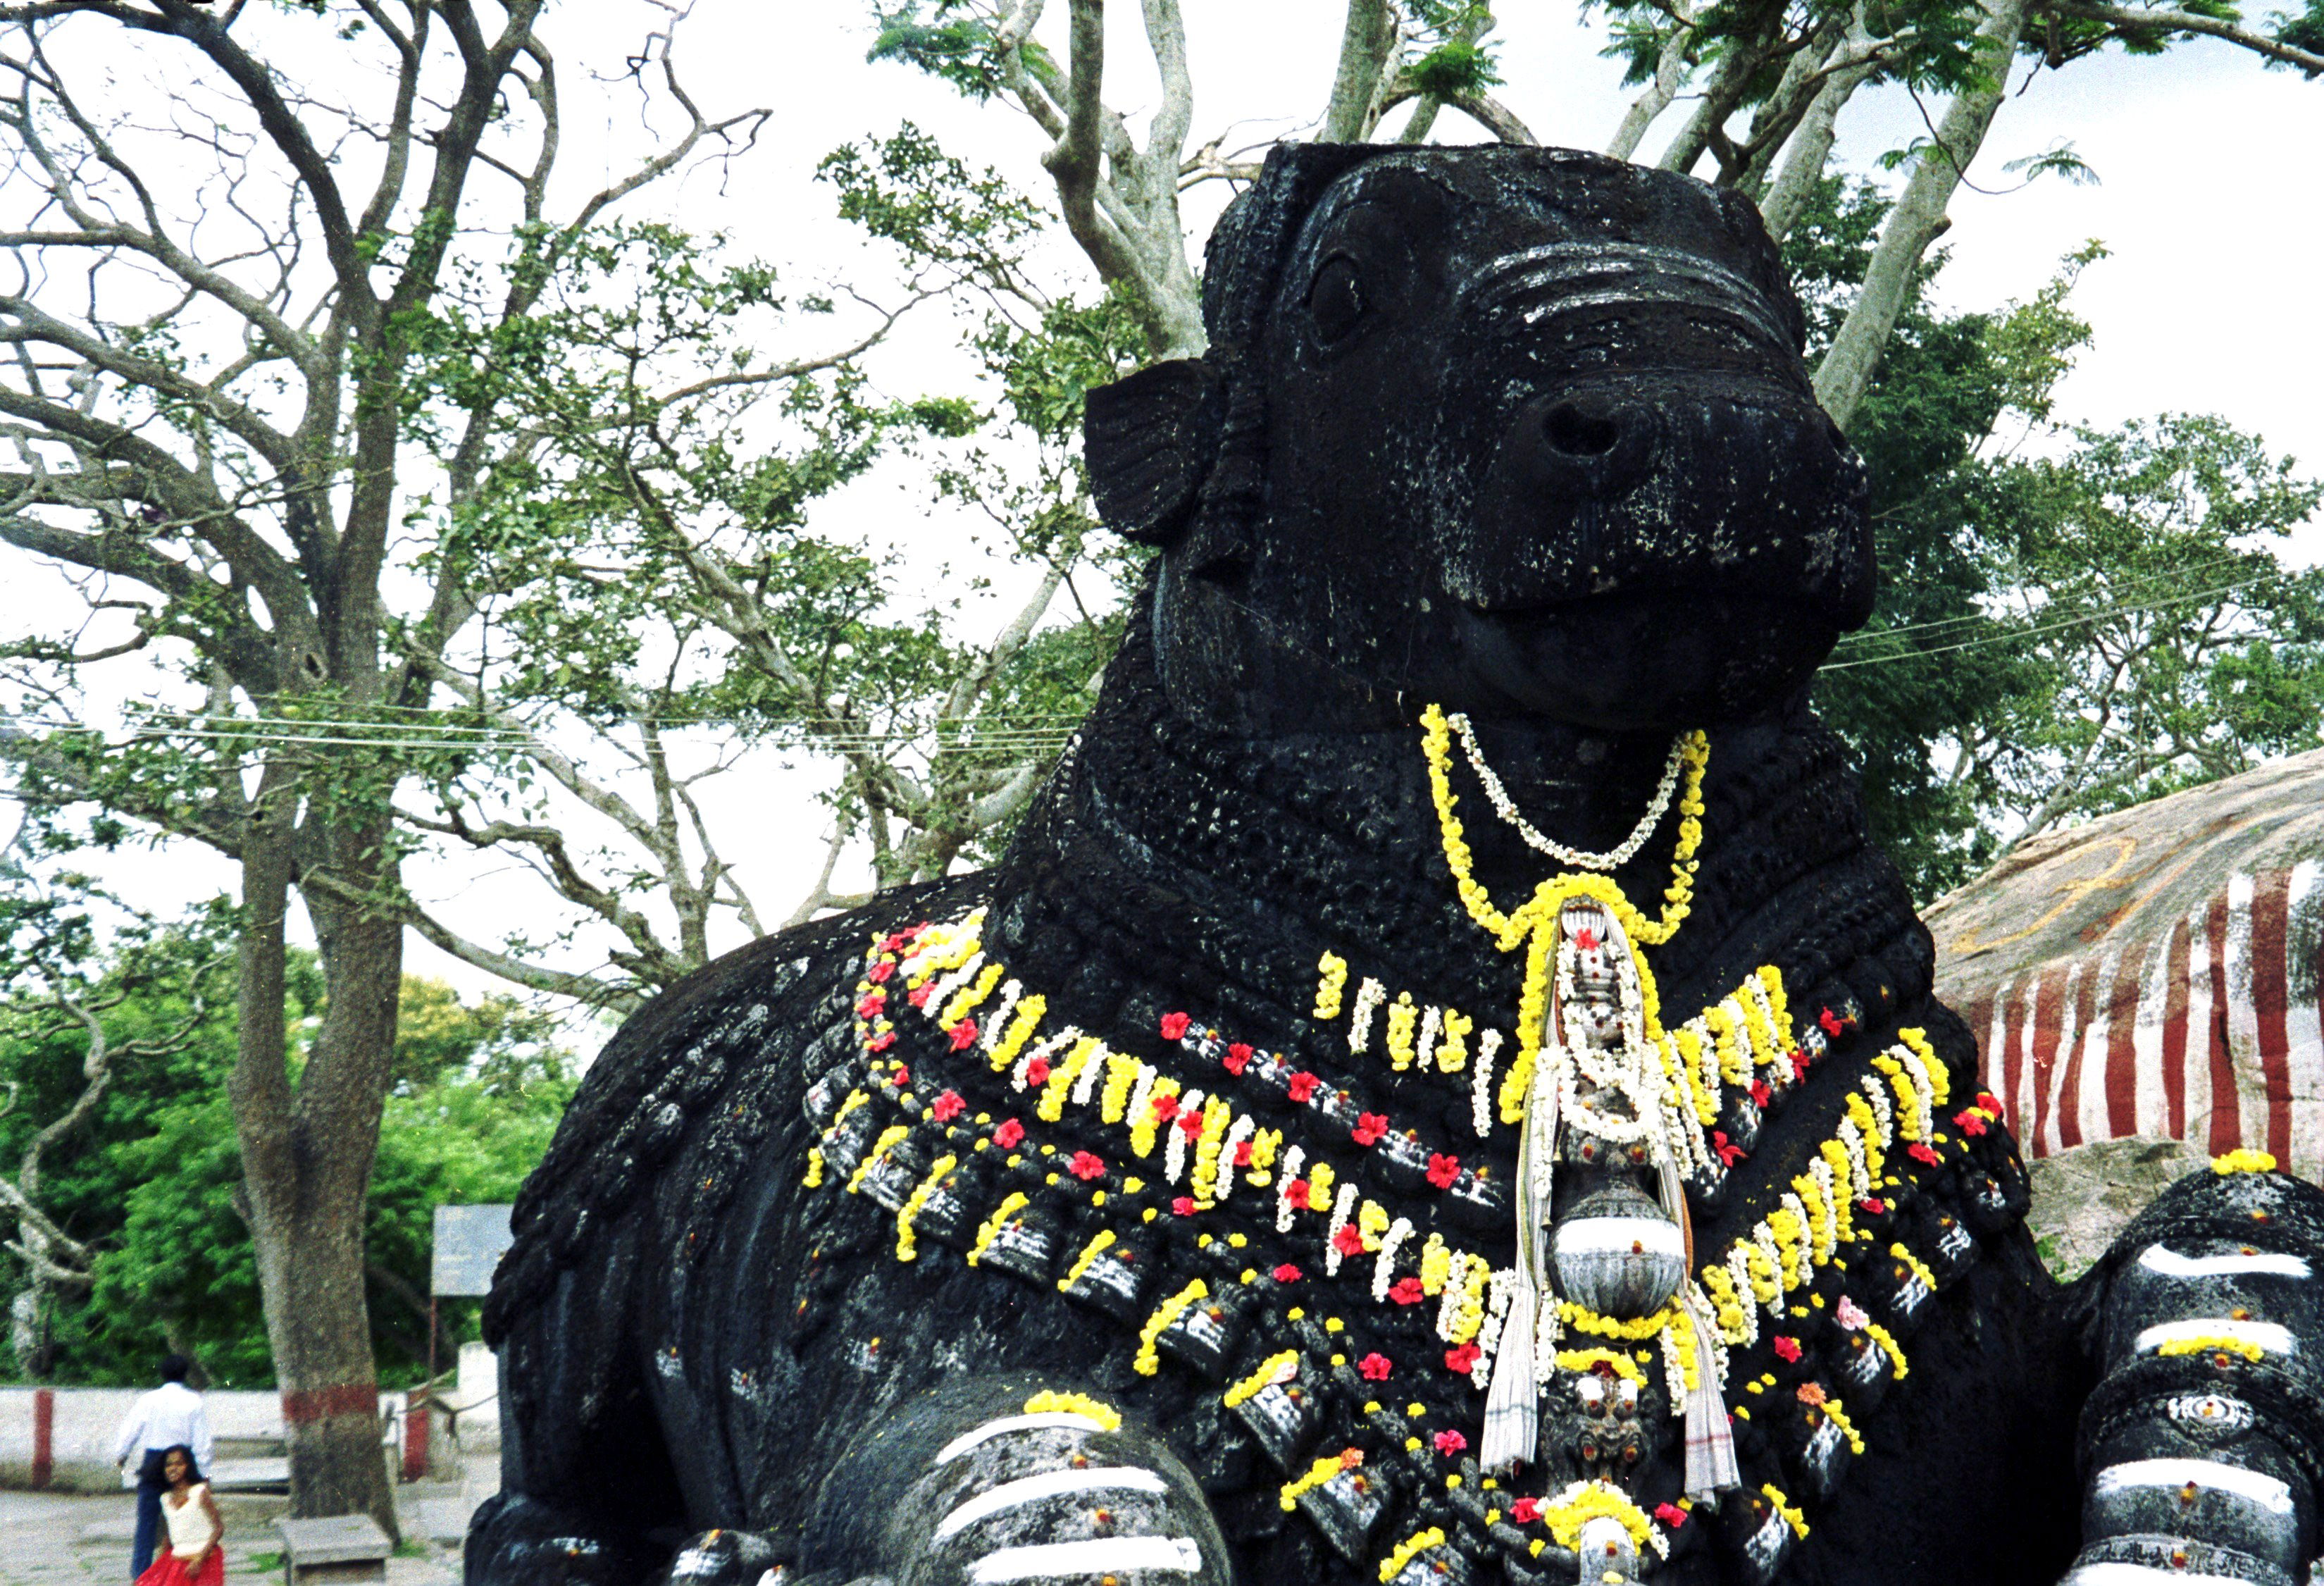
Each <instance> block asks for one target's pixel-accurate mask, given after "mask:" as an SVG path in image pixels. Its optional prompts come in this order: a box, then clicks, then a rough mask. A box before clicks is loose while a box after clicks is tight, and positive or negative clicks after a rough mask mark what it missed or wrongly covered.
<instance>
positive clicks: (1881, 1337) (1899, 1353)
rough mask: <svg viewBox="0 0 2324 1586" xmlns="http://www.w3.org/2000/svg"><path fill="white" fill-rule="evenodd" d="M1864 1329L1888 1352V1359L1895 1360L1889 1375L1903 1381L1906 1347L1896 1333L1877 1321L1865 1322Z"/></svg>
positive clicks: (1873, 1340)
mask: <svg viewBox="0 0 2324 1586" xmlns="http://www.w3.org/2000/svg"><path fill="white" fill-rule="evenodd" d="M1864 1331H1865V1332H1866V1333H1867V1334H1868V1335H1869V1336H1870V1337H1871V1339H1872V1342H1875V1343H1877V1344H1878V1345H1879V1346H1880V1347H1881V1349H1882V1350H1883V1351H1885V1352H1886V1354H1887V1356H1888V1359H1889V1360H1891V1361H1893V1362H1894V1365H1893V1366H1892V1368H1891V1369H1890V1372H1889V1375H1890V1376H1892V1377H1894V1378H1895V1379H1896V1380H1898V1381H1900V1382H1901V1381H1903V1380H1904V1375H1905V1372H1906V1370H1907V1367H1906V1366H1905V1364H1904V1348H1903V1346H1902V1345H1900V1344H1898V1343H1897V1342H1896V1335H1895V1333H1893V1332H1889V1331H1888V1330H1887V1329H1886V1327H1883V1326H1881V1325H1880V1323H1877V1322H1870V1321H1867V1322H1866V1323H1865V1324H1864Z"/></svg>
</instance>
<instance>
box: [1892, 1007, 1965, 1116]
mask: <svg viewBox="0 0 2324 1586" xmlns="http://www.w3.org/2000/svg"><path fill="white" fill-rule="evenodd" d="M1896 1038H1897V1039H1898V1040H1900V1041H1902V1042H1904V1045H1905V1046H1906V1047H1909V1048H1910V1049H1911V1050H1912V1053H1913V1056H1915V1057H1918V1058H1919V1059H1920V1060H1921V1065H1922V1066H1923V1068H1925V1069H1927V1070H1928V1074H1929V1094H1930V1096H1931V1097H1932V1099H1933V1100H1934V1101H1935V1102H1936V1103H1937V1105H1938V1106H1940V1107H1941V1106H1943V1105H1944V1104H1945V1103H1946V1102H1950V1101H1951V1100H1952V1095H1953V1086H1952V1074H1951V1072H1950V1070H1948V1069H1947V1068H1946V1067H1945V1064H1944V1059H1943V1058H1941V1057H1939V1056H1937V1049H1936V1048H1935V1047H1932V1046H1931V1045H1929V1032H1928V1031H1926V1030H1924V1029H1921V1028H1913V1029H1900V1030H1898V1031H1897V1032H1896ZM1932 1121H1933V1120H1932Z"/></svg>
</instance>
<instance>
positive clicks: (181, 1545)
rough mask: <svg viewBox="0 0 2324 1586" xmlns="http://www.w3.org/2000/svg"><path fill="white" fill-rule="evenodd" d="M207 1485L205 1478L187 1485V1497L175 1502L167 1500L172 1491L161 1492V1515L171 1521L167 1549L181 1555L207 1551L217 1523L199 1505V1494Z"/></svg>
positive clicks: (193, 1554) (188, 1555)
mask: <svg viewBox="0 0 2324 1586" xmlns="http://www.w3.org/2000/svg"><path fill="white" fill-rule="evenodd" d="M209 1489H210V1484H209V1483H208V1482H207V1481H197V1482H195V1483H194V1484H193V1485H192V1486H191V1487H189V1488H187V1489H186V1501H185V1502H184V1503H182V1504H178V1505H174V1506H173V1505H172V1504H171V1501H170V1500H171V1498H172V1497H174V1496H175V1495H174V1494H171V1493H166V1492H165V1493H163V1494H162V1495H161V1517H162V1518H163V1519H165V1520H167V1521H169V1522H170V1551H171V1553H173V1554H177V1555H178V1556H179V1557H180V1558H192V1557H194V1556H195V1555H196V1554H202V1553H207V1552H208V1551H209V1545H210V1544H211V1543H213V1542H215V1541H217V1526H213V1525H211V1524H210V1517H209V1512H208V1510H206V1509H204V1508H202V1496H203V1495H204V1494H205V1493H207V1492H208V1491H209Z"/></svg>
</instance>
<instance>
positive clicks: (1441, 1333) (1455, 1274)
mask: <svg viewBox="0 0 2324 1586" xmlns="http://www.w3.org/2000/svg"><path fill="white" fill-rule="evenodd" d="M1468 1297H1469V1252H1468V1251H1466V1250H1455V1251H1453V1252H1452V1267H1451V1268H1448V1269H1447V1270H1446V1272H1445V1274H1444V1293H1443V1296H1442V1297H1441V1298H1439V1299H1438V1301H1437V1303H1436V1336H1437V1337H1439V1338H1441V1339H1443V1341H1444V1342H1446V1343H1458V1342H1461V1335H1460V1329H1461V1307H1462V1305H1464V1304H1466V1303H1467V1300H1468Z"/></svg>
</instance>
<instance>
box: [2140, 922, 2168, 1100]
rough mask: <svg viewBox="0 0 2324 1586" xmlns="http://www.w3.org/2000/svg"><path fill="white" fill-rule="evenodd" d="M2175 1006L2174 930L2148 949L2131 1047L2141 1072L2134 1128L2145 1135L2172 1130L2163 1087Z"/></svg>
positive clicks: (2166, 932)
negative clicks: (2167, 1031) (2169, 1019)
mask: <svg viewBox="0 0 2324 1586" xmlns="http://www.w3.org/2000/svg"><path fill="white" fill-rule="evenodd" d="M2170 1007H2171V933H2170V932H2169V931H2165V932H2163V935H2162V936H2160V937H2159V938H2158V939H2157V940H2156V941H2155V942H2154V943H2153V945H2151V946H2149V947H2148V948H2147V950H2146V974H2145V978H2144V980H2143V981H2142V982H2140V983H2139V988H2138V1020H2137V1022H2136V1023H2135V1025H2134V1026H2132V1030H2131V1050H2132V1052H2133V1054H2134V1061H2135V1063H2136V1065H2137V1072H2136V1074H2135V1077H2134V1078H2133V1080H2132V1084H2133V1086H2134V1089H2133V1091H2132V1098H2133V1099H2132V1106H2131V1111H2132V1127H2133V1128H2134V1129H2135V1131H2136V1132H2137V1133H2139V1134H2143V1135H2167V1134H2169V1133H2170V1132H2171V1103H2170V1099H2169V1097H2168V1096H2167V1095H2166V1094H2165V1093H2164V1091H2163V1019H2164V1016H2165V1014H2166V1013H2168V1011H2169V1010H2170Z"/></svg>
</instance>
